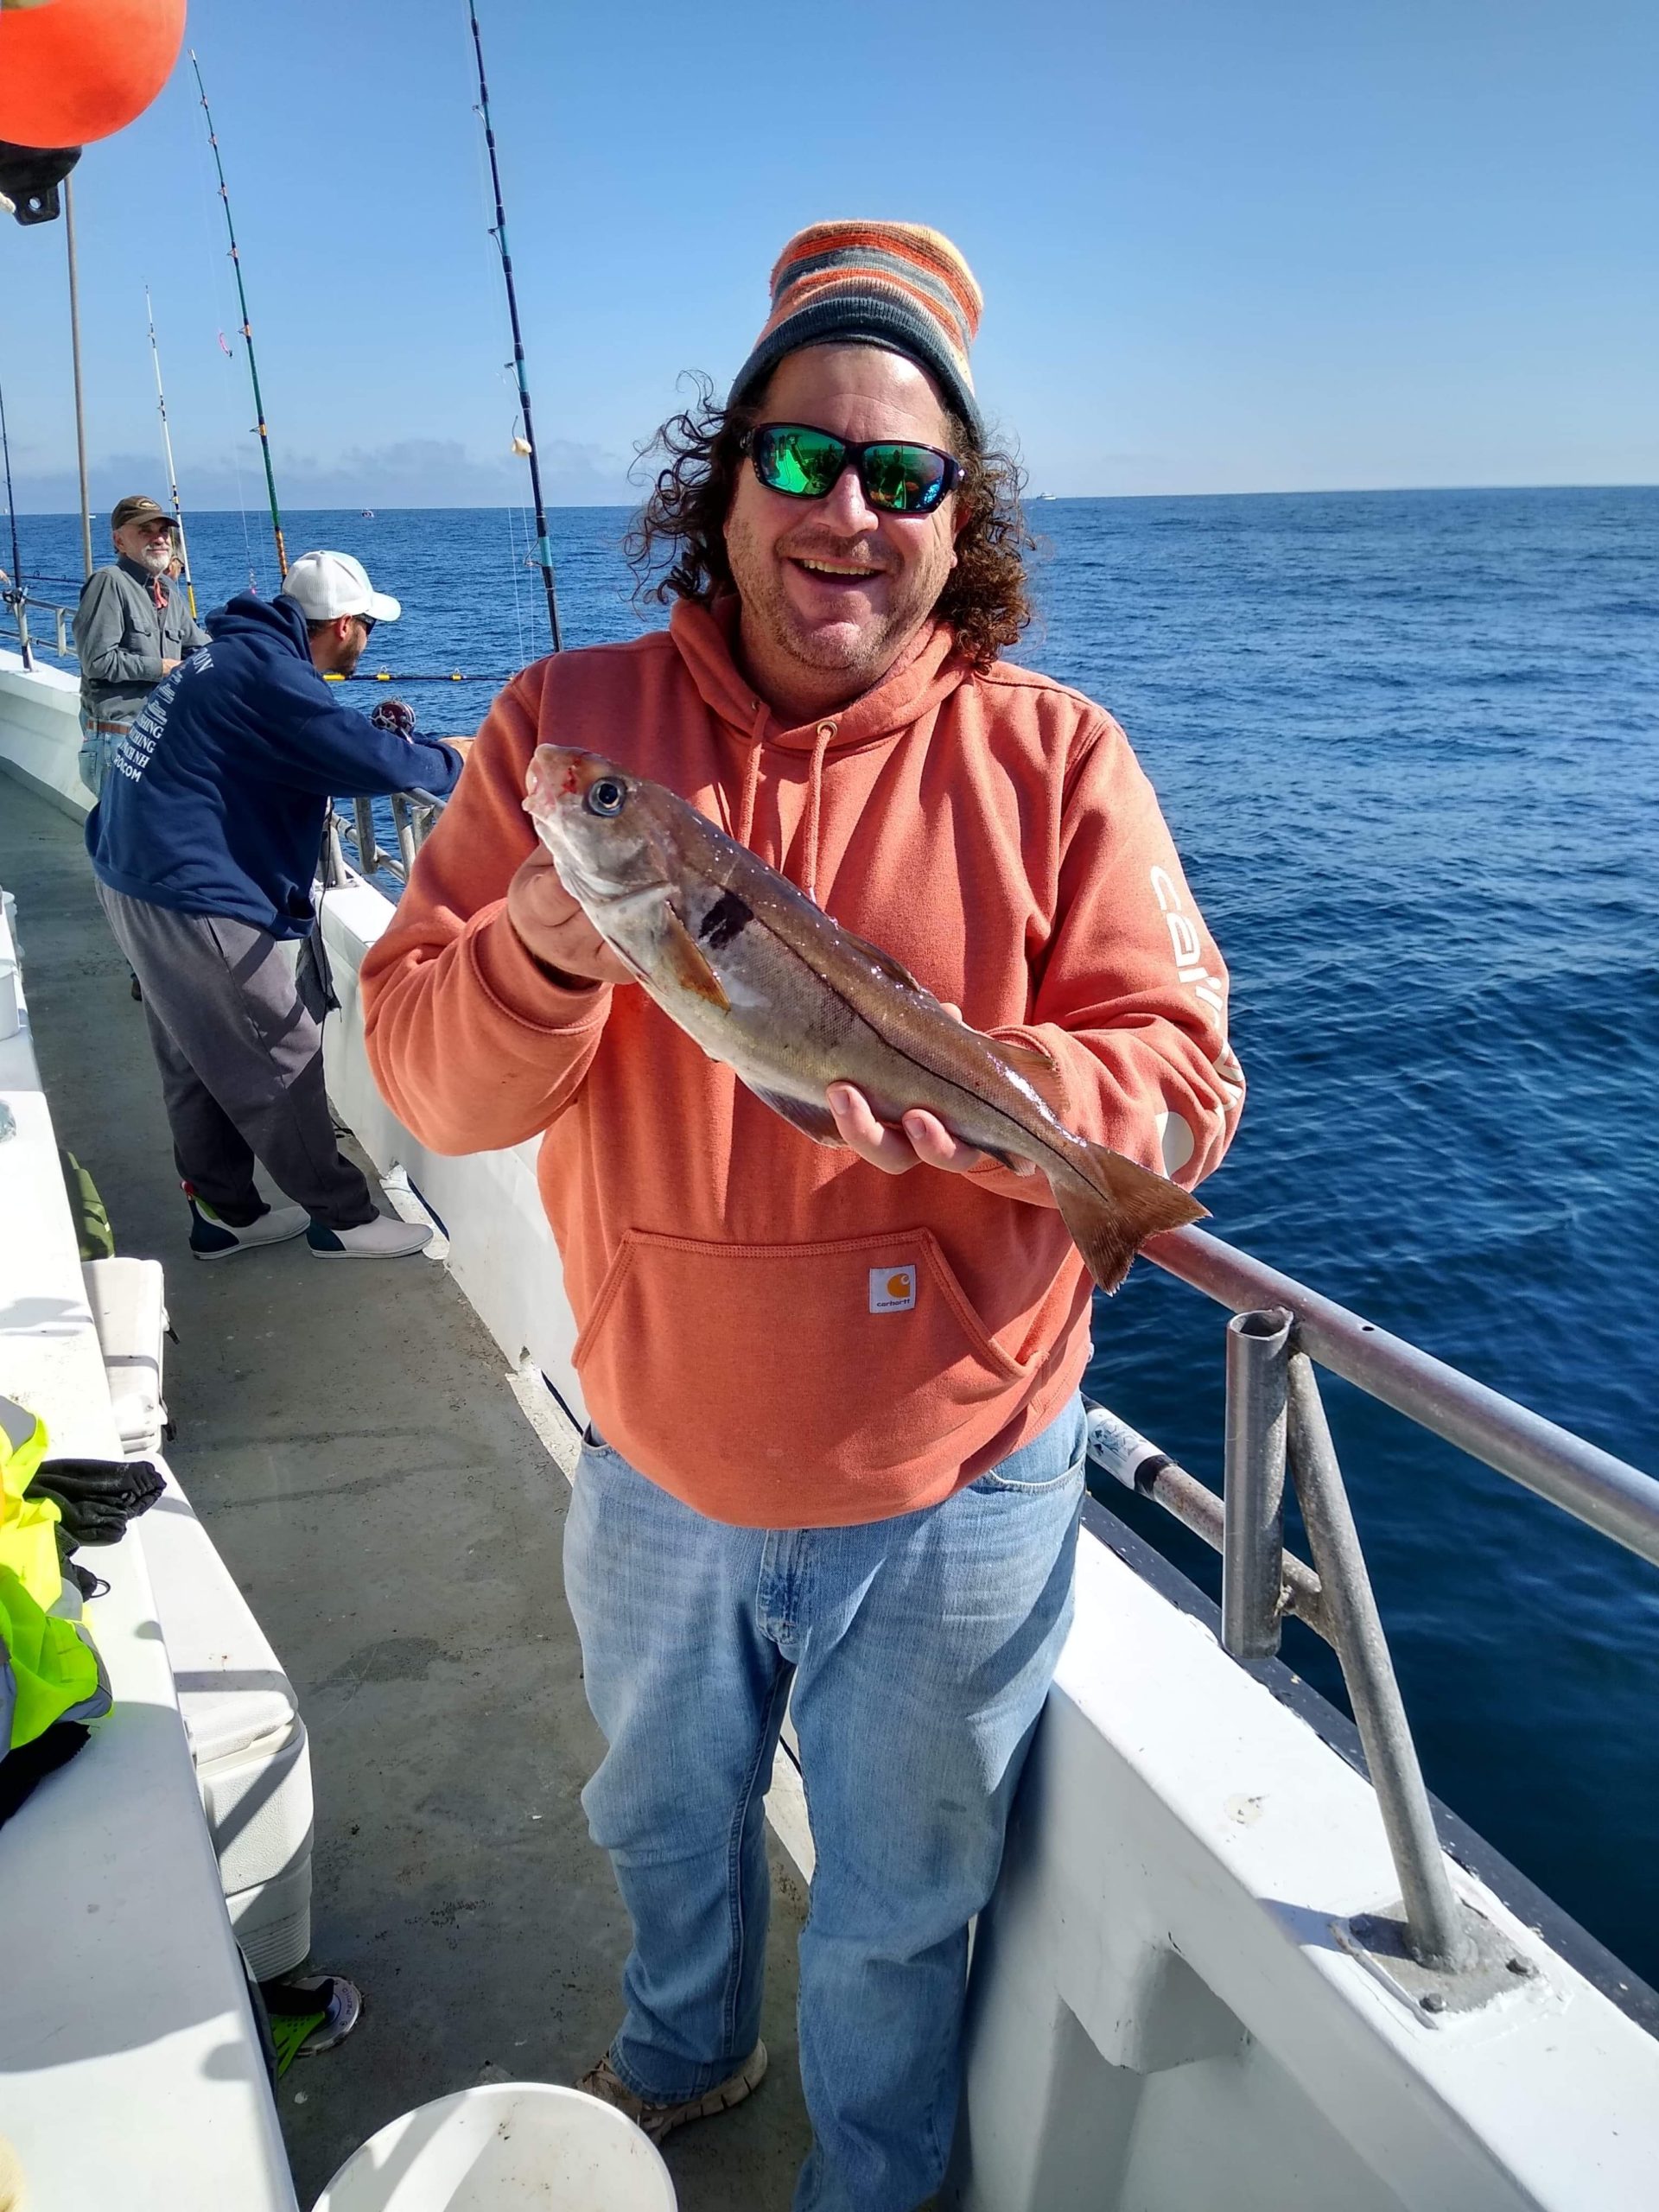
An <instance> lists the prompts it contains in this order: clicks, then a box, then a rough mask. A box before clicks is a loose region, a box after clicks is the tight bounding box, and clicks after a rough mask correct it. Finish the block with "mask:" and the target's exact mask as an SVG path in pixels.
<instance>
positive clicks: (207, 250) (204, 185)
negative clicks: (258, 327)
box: [196, 149, 259, 592]
mask: <svg viewBox="0 0 1659 2212" xmlns="http://www.w3.org/2000/svg"><path fill="white" fill-rule="evenodd" d="M205 151H206V149H202V151H201V152H199V154H198V165H197V169H196V183H197V187H198V189H199V192H200V199H199V200H198V202H197V206H196V213H197V215H198V217H199V219H200V223H201V244H202V251H203V253H204V254H205V256H206V257H207V265H208V267H209V269H210V270H212V272H213V278H212V283H213V328H214V333H215V335H216V338H217V342H218V347H219V353H220V355H221V356H222V357H223V359H224V361H225V365H226V368H228V369H229V371H230V372H231V374H232V376H234V375H235V374H236V355H235V354H234V353H232V350H231V344H230V340H228V339H227V338H226V335H225V325H226V323H227V322H228V321H230V320H231V317H230V316H229V315H227V314H226V311H225V309H226V289H225V271H224V270H223V268H222V267H221V266H220V257H219V254H218V253H216V252H215V251H214V250H213V208H212V200H213V188H212V186H211V185H210V183H209V182H208V178H207V161H206V159H205V157H204V156H205ZM226 391H227V387H226V386H225V385H215V386H214V390H213V404H214V408H215V410H216V413H217V420H218V424H219V435H221V436H222V437H223V439H224V449H225V451H226V453H228V454H229V455H230V457H231V474H232V477H233V478H234V479H235V482H236V510H237V512H238V515H239V516H240V517H241V518H242V557H243V560H244V563H245V565H246V568H247V572H248V589H249V590H250V591H252V592H257V590H258V588H259V578H258V575H257V573H256V571H255V568H254V558H253V536H252V532H251V531H250V530H249V528H248V493H247V486H246V483H245V480H244V478H243V474H242V448H241V435H240V433H239V432H238V431H237V430H236V429H235V421H236V417H237V416H238V415H240V413H241V411H242V410H241V409H240V408H239V407H236V406H234V405H233V404H232V403H231V402H230V401H229V400H228V399H227V398H226Z"/></svg>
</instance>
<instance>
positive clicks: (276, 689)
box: [86, 592, 461, 938]
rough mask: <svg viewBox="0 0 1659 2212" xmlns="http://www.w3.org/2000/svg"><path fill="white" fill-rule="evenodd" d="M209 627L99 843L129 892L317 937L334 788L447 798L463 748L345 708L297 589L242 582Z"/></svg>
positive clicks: (162, 703)
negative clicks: (287, 591)
mask: <svg viewBox="0 0 1659 2212" xmlns="http://www.w3.org/2000/svg"><path fill="white" fill-rule="evenodd" d="M207 634H208V637H209V639H211V641H212V642H211V643H210V644H208V645H204V646H203V647H201V649H200V651H199V652H194V653H192V654H191V656H190V658H189V659H188V660H187V661H186V662H185V664H184V665H183V666H182V667H181V668H178V669H175V671H174V672H173V674H172V675H171V676H168V677H163V678H162V681H161V682H160V683H158V684H157V685H156V689H155V690H153V691H152V692H151V693H150V695H149V698H148V699H147V700H146V701H145V702H144V705H143V709H142V710H141V711H140V713H139V715H138V717H137V720H136V721H134V723H133V725H132V727H131V728H130V730H129V731H128V733H127V735H126V737H125V738H124V741H122V743H121V745H120V746H119V747H118V749H117V752H116V755H115V760H114V762H113V765H112V766H111V772H110V775H109V777H108V778H107V779H106V780H105V786H104V798H103V800H102V802H101V804H99V805H98V806H95V807H94V808H93V809H92V815H91V817H90V818H89V819H88V821H87V823H86V849H87V851H88V852H89V853H90V854H91V855H92V868H93V870H94V872H95V873H96V874H97V875H98V878H99V881H100V882H103V883H107V884H108V885H109V887H110V888H111V890H112V891H121V892H124V893H126V895H127V896H128V897H129V898H130V899H148V900H149V903H150V904H151V905H152V906H170V907H172V908H173V909H174V910H175V912H178V913H182V914H224V915H227V916H228V917H229V918H231V919H232V920H233V921H238V922H248V923H251V925H253V926H254V928H256V929H262V930H269V931H270V932H271V934H272V935H273V936H275V937H279V938H299V937H303V936H304V935H305V934H306V932H307V931H308V929H309V928H310V926H311V920H312V908H311V885H312V880H313V878H314V877H315V874H316V868H317V856H318V854H319V852H320V850H321V845H322V831H323V823H324V822H325V820H326V818H327V804H328V801H329V800H330V798H333V797H334V796H335V794H337V793H338V794H339V795H340V796H341V797H346V796H350V797H353V798H357V797H364V798H372V797H376V796H378V795H380V794H383V793H385V792H389V791H406V790H408V789H409V788H410V786H411V785H413V786H416V787H418V788H419V789H420V790H422V791H435V792H436V793H437V795H438V796H439V797H440V798H443V797H445V796H446V795H447V794H448V792H449V791H452V790H453V789H454V784H455V779H456V778H457V777H458V776H459V775H460V773H461V755H460V754H459V753H456V752H455V751H454V748H453V747H450V746H448V745H441V744H440V743H439V742H438V741H437V740H436V739H435V738H426V737H416V738H413V739H409V740H405V739H404V738H401V737H399V736H397V734H396V733H395V732H394V731H391V730H383V729H377V728H375V726H374V724H373V723H372V721H370V720H369V718H368V716H367V715H359V714H358V713H357V712H356V711H355V710H354V709H353V708H351V707H348V706H346V704H345V703H344V702H343V701H342V700H341V699H340V697H339V696H337V694H336V693H335V691H334V688H333V687H332V686H331V685H330V684H327V683H324V681H323V679H322V677H321V676H320V675H319V674H318V672H317V671H316V669H315V667H314V666H313V665H312V661H311V646H310V640H309V639H308V635H307V632H306V627H305V617H304V616H303V615H302V613H301V612H300V610H299V608H298V607H296V605H295V604H294V602H293V601H292V600H291V599H284V598H282V597H280V596H279V597H277V598H276V599H274V600H264V599H256V598H255V597H254V596H253V594H251V592H243V593H240V594H238V596H237V597H236V598H235V599H233V600H232V601H231V602H230V604H229V605H228V606H226V607H219V608H218V609H216V610H215V612H214V613H212V614H210V615H209V616H208V617H207Z"/></svg>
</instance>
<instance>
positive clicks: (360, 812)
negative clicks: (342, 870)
mask: <svg viewBox="0 0 1659 2212" xmlns="http://www.w3.org/2000/svg"><path fill="white" fill-rule="evenodd" d="M352 813H353V817H355V819H356V823H357V864H358V866H359V868H361V869H362V871H363V874H364V875H365V878H367V877H372V876H373V874H374V871H375V869H376V868H378V865H379V861H380V850H379V848H378V845H377V844H376V843H375V842H374V803H373V801H372V799H366V798H354V799H353V801H352Z"/></svg>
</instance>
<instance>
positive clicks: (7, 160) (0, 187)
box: [0, 138, 80, 225]
mask: <svg viewBox="0 0 1659 2212" xmlns="http://www.w3.org/2000/svg"><path fill="white" fill-rule="evenodd" d="M79 159H80V148H79V146H15V145H13V144H12V143H10V140H8V139H3V138H0V214H3V215H13V216H15V217H16V219H17V220H18V222H20V223H22V224H25V225H27V224H29V223H53V222H55V221H56V220H57V219H58V217H59V216H60V214H61V213H62V212H63V203H62V200H60V197H59V194H58V187H59V186H60V184H61V183H62V182H63V180H64V179H65V177H67V175H68V174H69V172H70V170H71V169H72V168H73V167H74V166H75V163H76V162H78V161H79Z"/></svg>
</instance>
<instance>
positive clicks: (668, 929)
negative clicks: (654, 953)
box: [663, 906, 732, 1013]
mask: <svg viewBox="0 0 1659 2212" xmlns="http://www.w3.org/2000/svg"><path fill="white" fill-rule="evenodd" d="M663 947H664V957H665V958H666V960H667V963H668V966H669V969H670V971H671V974H672V975H673V976H674V979H675V981H676V982H677V983H680V984H683V986H684V988H686V989H687V990H688V991H691V992H694V993H695V994H696V996H697V997H698V998H700V999H707V1001H709V1005H710V1006H717V1007H720V1009H721V1012H722V1013H724V1012H725V1011H726V1009H727V1008H728V1007H730V1005H731V1003H732V1002H731V1001H730V1000H729V999H728V997H727V995H726V994H725V992H724V991H723V990H722V989H721V983H720V978H719V976H716V975H715V971H714V969H712V968H711V967H710V966H709V963H708V960H707V959H706V958H705V957H704V955H703V953H702V949H701V947H700V946H699V945H698V944H697V941H696V938H694V937H693V936H692V934H691V932H690V930H689V929H687V927H686V926H685V924H684V923H683V921H682V920H681V918H680V917H679V915H678V914H677V912H675V910H674V909H673V907H672V906H669V907H667V908H666V909H665V910H664V917H663Z"/></svg>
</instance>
